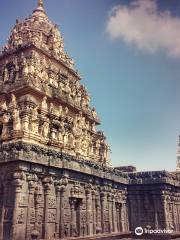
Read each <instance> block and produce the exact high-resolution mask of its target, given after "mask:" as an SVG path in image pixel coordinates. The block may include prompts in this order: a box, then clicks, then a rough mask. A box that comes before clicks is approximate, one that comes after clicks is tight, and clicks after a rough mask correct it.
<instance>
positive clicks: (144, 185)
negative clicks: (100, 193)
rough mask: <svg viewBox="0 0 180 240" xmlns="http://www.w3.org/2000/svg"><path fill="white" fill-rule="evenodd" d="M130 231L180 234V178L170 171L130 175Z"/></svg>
mask: <svg viewBox="0 0 180 240" xmlns="http://www.w3.org/2000/svg"><path fill="white" fill-rule="evenodd" d="M129 176H130V178H131V180H130V182H129V186H128V203H129V206H130V208H129V224H130V229H135V228H136V227H138V226H140V227H144V228H151V229H166V230H167V229H169V230H173V231H176V232H178V231H180V215H179V213H180V175H179V174H178V173H168V172H165V171H164V172H163V171H162V172H144V173H136V174H129Z"/></svg>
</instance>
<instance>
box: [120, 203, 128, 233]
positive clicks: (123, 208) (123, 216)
mask: <svg viewBox="0 0 180 240" xmlns="http://www.w3.org/2000/svg"><path fill="white" fill-rule="evenodd" d="M120 216H121V222H122V232H125V231H127V226H126V224H127V222H126V219H127V217H126V203H125V202H122V204H121V215H120Z"/></svg>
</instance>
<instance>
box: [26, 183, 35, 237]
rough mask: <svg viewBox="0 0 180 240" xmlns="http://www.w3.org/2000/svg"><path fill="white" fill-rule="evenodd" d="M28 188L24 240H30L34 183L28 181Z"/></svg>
mask: <svg viewBox="0 0 180 240" xmlns="http://www.w3.org/2000/svg"><path fill="white" fill-rule="evenodd" d="M28 187H29V195H28V206H27V221H26V239H27V240H30V239H31V228H30V221H31V211H32V207H33V205H34V190H35V183H34V182H33V181H29V182H28Z"/></svg>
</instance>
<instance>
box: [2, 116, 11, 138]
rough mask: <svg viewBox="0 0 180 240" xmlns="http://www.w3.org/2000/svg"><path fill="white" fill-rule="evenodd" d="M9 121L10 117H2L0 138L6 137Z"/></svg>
mask: <svg viewBox="0 0 180 240" xmlns="http://www.w3.org/2000/svg"><path fill="white" fill-rule="evenodd" d="M9 120H10V116H9V115H8V114H6V113H5V114H3V116H2V124H3V128H2V135H1V137H7V135H8V123H9Z"/></svg>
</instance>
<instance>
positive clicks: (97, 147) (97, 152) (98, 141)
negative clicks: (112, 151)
mask: <svg viewBox="0 0 180 240" xmlns="http://www.w3.org/2000/svg"><path fill="white" fill-rule="evenodd" d="M100 142H101V141H100V139H97V140H96V155H97V156H99V149H100V147H101V144H100Z"/></svg>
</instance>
